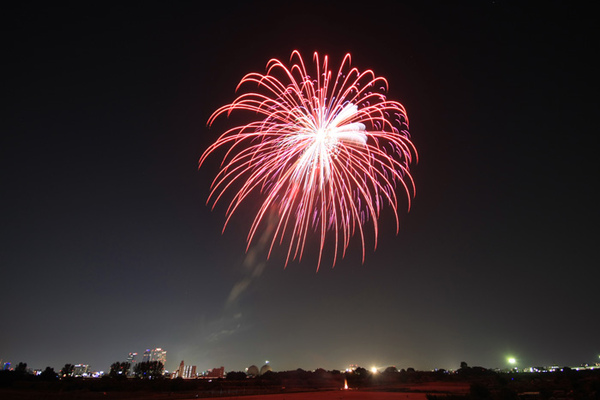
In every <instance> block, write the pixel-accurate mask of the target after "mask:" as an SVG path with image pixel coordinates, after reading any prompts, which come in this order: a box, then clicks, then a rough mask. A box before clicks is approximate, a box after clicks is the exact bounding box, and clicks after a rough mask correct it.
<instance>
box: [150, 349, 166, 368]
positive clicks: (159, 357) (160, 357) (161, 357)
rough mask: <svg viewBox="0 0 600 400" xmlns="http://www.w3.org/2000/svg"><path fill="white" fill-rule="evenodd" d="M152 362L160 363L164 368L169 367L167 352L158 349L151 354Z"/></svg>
mask: <svg viewBox="0 0 600 400" xmlns="http://www.w3.org/2000/svg"><path fill="white" fill-rule="evenodd" d="M150 361H160V362H161V363H162V365H163V366H164V367H166V365H167V351H166V350H163V349H161V348H160V347H157V348H156V349H152V351H151V352H150Z"/></svg>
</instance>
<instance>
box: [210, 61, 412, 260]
mask: <svg viewBox="0 0 600 400" xmlns="http://www.w3.org/2000/svg"><path fill="white" fill-rule="evenodd" d="M313 61H314V64H315V74H314V76H310V75H309V74H308V71H307V69H306V66H305V63H304V61H303V59H302V57H301V55H300V53H299V52H298V51H294V52H292V55H291V57H290V63H291V67H289V68H288V67H287V66H286V65H284V64H283V63H282V62H281V61H279V60H277V59H272V60H270V61H269V62H268V63H267V68H266V74H259V73H250V74H247V75H246V76H244V77H243V78H242V80H241V81H240V83H239V85H238V87H237V89H236V91H238V90H239V89H240V87H241V86H247V85H252V86H253V87H256V89H255V91H249V92H246V93H243V94H240V95H239V96H238V97H237V98H236V99H235V100H234V101H233V103H231V104H228V105H226V106H223V107H221V108H219V109H218V110H216V111H215V112H214V113H213V114H212V115H211V117H210V118H209V120H208V125H209V126H211V125H212V124H213V122H214V121H215V119H216V118H217V117H219V116H221V115H223V114H226V115H227V116H229V115H230V114H231V112H232V111H248V112H250V114H251V115H252V118H253V119H252V120H251V122H249V123H247V124H243V125H240V126H236V127H234V128H231V129H229V130H227V131H226V132H225V133H223V134H222V135H221V136H220V137H219V138H218V139H217V141H216V142H215V143H214V144H213V145H211V146H210V147H209V148H208V149H206V151H205V152H204V153H203V154H202V156H201V157H200V160H199V166H201V165H202V164H203V163H204V162H205V161H206V159H207V157H208V156H209V155H210V154H212V153H213V152H215V151H216V150H217V149H220V148H225V155H224V157H223V161H222V163H221V169H220V171H219V173H218V174H217V176H216V177H215V179H214V181H213V183H212V186H211V192H210V195H209V197H208V201H207V203H210V202H212V203H213V208H214V205H215V204H216V203H217V202H218V201H219V200H221V199H222V198H223V197H224V194H225V192H228V191H231V192H233V199H232V200H231V201H230V203H229V206H228V208H227V212H226V221H225V224H224V227H223V230H225V227H226V226H227V224H228V223H229V221H230V220H231V217H232V215H233V214H234V212H235V211H236V210H238V209H239V208H240V204H241V203H242V202H244V200H245V199H247V198H248V196H249V195H250V194H251V193H259V194H260V195H261V201H262V203H261V204H260V207H259V209H258V212H257V213H256V216H255V217H254V221H253V223H252V225H251V227H250V229H249V233H248V237H247V241H248V246H250V244H251V243H252V240H253V238H254V237H255V235H256V234H257V231H258V230H259V229H263V228H262V227H263V225H269V223H268V221H267V220H268V219H271V218H272V216H271V213H273V212H275V213H276V214H275V215H276V218H275V223H274V224H272V225H270V226H271V229H272V232H273V233H272V238H271V239H270V247H269V251H268V256H270V255H271V251H272V250H273V246H274V245H275V244H276V243H277V242H279V244H280V245H281V244H284V243H286V244H287V258H286V262H285V263H286V265H287V263H288V262H289V261H290V260H294V259H298V260H301V259H302V255H303V253H304V250H305V248H306V245H307V236H308V235H309V234H316V235H317V237H318V238H319V256H318V264H317V270H318V269H319V266H320V264H321V260H322V257H323V249H324V247H325V244H326V237H331V238H333V243H332V246H333V250H334V252H333V265H335V263H336V260H337V258H338V257H339V256H340V253H341V257H344V255H345V253H346V250H347V249H348V246H349V244H350V239H351V238H352V237H353V236H354V235H355V234H358V235H359V236H360V243H361V245H362V260H363V262H364V258H365V227H366V226H367V223H368V222H370V223H371V224H372V226H373V232H374V248H376V246H377V236H378V230H379V224H378V219H379V216H380V211H381V209H382V208H383V206H384V205H385V204H388V205H390V206H391V208H392V209H393V214H394V216H395V219H396V231H398V230H399V218H398V197H397V194H396V188H397V186H400V187H402V191H403V192H404V193H405V194H406V196H407V198H408V202H407V203H408V207H409V208H410V199H411V198H412V196H413V195H414V182H413V180H412V177H411V175H410V173H409V165H410V163H411V162H412V160H413V156H414V157H415V158H416V154H417V153H416V150H415V148H414V146H413V144H412V142H411V141H410V137H409V134H408V117H407V114H406V110H405V108H404V106H402V104H400V103H398V102H395V101H390V100H387V99H386V96H385V93H386V92H387V86H388V85H387V81H386V79H385V78H383V77H377V76H375V74H374V73H373V71H371V70H366V71H363V72H360V71H359V70H358V69H356V68H353V67H351V59H350V54H346V56H345V57H344V59H343V61H342V63H341V65H340V68H339V70H338V71H337V72H335V73H334V72H332V70H331V69H330V67H329V60H328V57H327V56H325V57H323V59H322V63H321V61H320V58H319V55H318V54H317V53H315V54H314V56H313ZM268 256H267V257H268Z"/></svg>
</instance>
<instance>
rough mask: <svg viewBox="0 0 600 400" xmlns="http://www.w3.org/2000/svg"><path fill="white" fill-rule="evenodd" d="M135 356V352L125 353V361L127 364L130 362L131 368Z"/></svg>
mask: <svg viewBox="0 0 600 400" xmlns="http://www.w3.org/2000/svg"><path fill="white" fill-rule="evenodd" d="M136 357H137V353H129V354H128V355H127V362H128V363H129V364H131V367H132V368H133V364H135V358H136Z"/></svg>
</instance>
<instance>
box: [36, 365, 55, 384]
mask: <svg viewBox="0 0 600 400" xmlns="http://www.w3.org/2000/svg"><path fill="white" fill-rule="evenodd" d="M40 379H41V380H42V381H55V380H57V379H58V375H56V372H54V368H52V367H46V369H45V370H43V371H42V373H41V374H40Z"/></svg>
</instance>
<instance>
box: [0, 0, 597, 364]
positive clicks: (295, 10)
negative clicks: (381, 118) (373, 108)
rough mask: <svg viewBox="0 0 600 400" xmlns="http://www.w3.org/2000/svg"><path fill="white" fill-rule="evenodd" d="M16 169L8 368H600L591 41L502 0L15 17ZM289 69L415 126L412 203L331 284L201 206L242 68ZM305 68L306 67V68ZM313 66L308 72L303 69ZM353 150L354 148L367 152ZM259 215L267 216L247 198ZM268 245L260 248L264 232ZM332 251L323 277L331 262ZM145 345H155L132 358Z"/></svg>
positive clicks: (10, 23)
mask: <svg viewBox="0 0 600 400" xmlns="http://www.w3.org/2000/svg"><path fill="white" fill-rule="evenodd" d="M3 11H4V12H3V15H4V16H6V19H7V23H6V24H5V25H4V26H3V32H4V33H5V35H4V38H5V56H4V57H3V60H4V63H3V64H4V67H5V68H4V69H5V70H6V71H7V72H6V73H5V74H4V75H3V83H4V85H3V93H4V97H5V98H6V100H7V101H6V103H7V104H6V105H5V106H4V107H3V109H2V114H3V117H2V121H3V129H2V139H1V140H2V143H1V144H0V151H1V152H2V156H1V157H0V163H2V168H1V169H0V170H1V171H2V173H1V174H0V180H1V186H0V187H2V196H0V202H1V206H2V207H1V209H2V223H1V224H0V273H1V276H0V282H1V283H2V286H1V287H2V294H3V301H4V304H3V306H2V307H1V308H0V359H2V360H5V361H10V362H12V363H13V364H16V363H19V362H26V363H27V364H28V365H31V366H35V367H36V368H44V367H46V366H53V367H54V368H56V369H60V368H61V367H62V366H63V365H65V364H66V363H72V364H80V363H81V364H89V365H90V366H91V367H92V368H96V366H99V367H100V366H102V367H103V368H108V367H109V366H110V365H111V363H113V362H116V361H125V358H126V357H127V355H128V354H129V353H130V352H137V353H138V356H137V357H138V359H140V360H141V359H142V357H143V356H142V354H143V352H144V350H145V349H155V348H158V347H159V346H160V347H161V348H163V349H166V350H168V357H167V369H169V370H174V369H175V368H177V366H178V365H179V363H180V362H181V360H188V361H189V363H190V364H192V365H196V366H197V367H198V370H204V369H208V368H215V367H220V366H225V368H226V369H227V370H229V371H241V370H243V369H244V368H246V367H248V366H250V365H257V366H260V365H262V364H261V360H269V361H270V362H271V363H272V365H273V368H274V369H276V370H292V369H296V368H302V369H305V370H311V369H314V368H324V369H327V370H333V369H339V368H343V367H344V366H347V365H350V364H357V365H361V366H365V368H369V367H372V366H378V365H388V366H389V365H396V366H398V367H400V368H409V367H411V368H415V369H417V370H431V369H434V368H444V369H455V368H458V366H459V365H460V363H461V362H463V361H465V362H467V363H468V364H469V365H478V366H483V367H487V368H503V367H505V366H508V362H507V357H514V358H516V360H517V361H518V362H519V363H520V364H522V365H528V366H534V365H555V364H556V365H568V366H569V365H570V366H577V365H579V364H580V363H585V362H595V361H594V360H595V359H597V356H598V355H599V354H600V342H598V339H597V334H596V332H598V331H599V330H600V321H599V320H598V318H597V314H598V312H597V306H596V299H595V297H596V293H597V288H596V286H597V284H596V282H597V281H598V279H597V278H598V277H599V274H600V273H599V272H598V267H597V265H598V255H597V250H596V248H597V242H598V238H599V235H598V230H597V226H598V225H599V224H600V215H599V211H598V207H597V204H598V203H599V202H600V197H599V195H598V193H597V190H596V186H597V184H596V182H597V180H598V167H597V165H596V164H597V162H596V160H597V158H598V157H597V154H596V148H597V146H596V137H597V132H596V131H597V128H596V126H597V122H596V114H597V111H596V108H597V107H596V105H597V103H598V102H597V100H596V97H595V96H596V95H595V92H594V90H593V88H594V86H595V85H594V83H595V82H596V81H597V77H596V68H595V65H596V64H595V62H594V55H595V46H594V40H593V38H594V37H596V31H597V28H596V25H597V24H596V23H595V21H594V20H593V16H592V15H593V13H591V12H590V10H589V7H588V6H586V5H584V4H567V3H562V2H548V3H544V4H540V3H537V2H535V3H523V2H512V1H504V0H496V1H491V0H490V1H466V2H460V3H458V4H455V3H448V2H444V1H425V2H412V1H408V2H392V1H390V2H387V1H385V2H381V3H377V4H367V3H361V4H356V5H354V4H348V3H341V2H328V3H326V4H325V3H323V2H311V1H307V2H302V3H295V2H274V1H259V2H229V3H227V4H225V3H223V4H217V5H214V6H213V5H206V4H204V3H202V2H187V1H175V2H158V1H148V2H143V4H131V3H123V4H120V3H119V4H116V3H115V4H112V3H108V4H104V3H92V4H90V3H82V2H73V3H68V4H61V5H59V4H44V3H40V4H36V3H19V2H17V3H13V4H10V5H8V6H3ZM294 50H298V51H299V52H300V53H301V54H302V56H303V58H304V59H305V60H306V61H307V64H308V63H310V67H312V58H311V57H312V54H313V53H314V52H319V54H322V55H324V54H327V55H328V56H329V57H330V60H331V64H332V65H336V66H337V65H339V64H340V63H341V62H342V60H343V57H344V55H345V54H346V53H350V54H351V55H352V59H351V62H352V66H353V67H356V68H357V69H358V70H360V71H365V70H369V69H370V70H373V72H374V74H375V75H377V76H383V77H385V79H386V81H387V83H388V86H389V89H388V91H387V96H388V98H389V99H391V100H394V101H398V102H400V103H401V104H402V105H403V106H405V107H406V113H407V116H408V120H409V121H410V124H409V132H410V139H411V141H412V142H413V143H414V145H415V147H416V150H417V153H418V155H419V159H418V163H414V164H411V174H412V176H413V178H414V182H415V187H416V192H415V195H414V198H413V199H412V203H411V207H410V210H408V204H407V202H406V201H405V200H406V199H404V197H402V196H400V193H401V192H400V190H401V189H402V188H398V190H399V192H398V193H397V195H398V198H399V203H400V204H399V206H398V217H399V229H398V232H397V230H396V219H395V216H394V212H393V210H392V209H391V208H390V207H387V208H386V207H384V208H383V209H382V211H381V215H380V216H379V225H378V241H377V248H374V237H373V235H374V233H373V229H372V228H373V226H372V225H368V226H367V229H366V230H365V232H366V237H365V243H366V244H367V246H366V249H365V259H364V262H363V261H362V248H361V240H360V237H359V236H357V235H355V236H354V237H353V238H352V239H351V241H350V243H349V246H348V250H347V253H346V255H345V257H344V258H343V259H341V258H338V260H337V262H336V265H335V267H334V268H331V266H330V265H329V264H326V263H323V264H322V265H321V267H320V268H319V270H318V272H317V265H318V260H319V252H318V251H316V249H318V248H319V247H320V246H319V242H318V235H309V236H308V239H307V240H308V242H307V243H306V245H305V249H306V250H305V253H304V256H303V259H302V261H298V260H293V261H291V262H289V263H288V264H287V266H286V263H285V260H286V248H285V247H282V246H275V248H274V250H273V253H272V254H271V257H270V258H269V259H267V254H266V253H267V251H266V249H265V247H262V243H263V242H261V241H260V237H257V239H259V240H258V241H257V242H255V244H254V245H252V246H250V248H247V236H248V233H249V231H250V228H251V225H252V220H253V216H254V215H256V213H257V210H259V207H260V204H262V200H263V199H260V194H256V199H254V198H248V199H246V201H245V204H243V205H241V206H240V209H239V213H237V214H236V215H234V216H233V217H232V219H231V221H230V222H229V224H228V226H227V228H226V229H225V231H223V225H224V223H225V220H226V211H227V207H226V204H227V203H228V202H229V201H231V200H232V199H231V198H227V199H225V201H224V202H223V203H220V204H217V206H216V207H215V208H214V210H213V209H212V207H211V206H212V203H209V204H207V199H208V197H209V195H210V191H211V182H212V180H213V179H214V177H215V176H216V174H217V173H218V171H219V168H220V164H219V162H220V158H219V157H215V158H214V159H208V160H207V162H206V163H205V164H203V165H202V168H201V169H198V162H199V159H200V157H201V155H202V154H203V153H204V151H206V149H207V148H208V147H209V146H210V145H211V144H212V143H214V142H215V141H216V140H217V138H218V137H219V136H220V135H222V134H223V133H224V132H225V131H226V130H227V129H229V128H231V127H232V126H236V125H238V124H240V123H243V122H244V118H245V117H244V116H243V115H239V116H238V115H234V114H232V115H231V116H230V117H229V118H227V117H225V116H223V118H222V119H219V120H217V121H216V122H215V123H214V124H212V125H211V126H210V127H209V126H207V123H208V121H209V117H210V115H211V114H212V113H213V112H214V111H215V110H217V109H219V107H222V106H223V105H226V104H229V103H231V102H232V101H233V100H234V99H235V98H236V97H237V95H239V92H238V93H236V91H235V89H236V85H237V84H238V83H239V82H240V80H241V79H242V78H243V77H244V76H245V75H246V74H248V73H250V72H258V73H265V72H266V71H265V68H266V66H267V63H268V61H269V60H270V59H272V58H277V59H279V60H282V62H287V60H289V58H290V56H291V54H292V52H293V51H294ZM307 67H308V65H307ZM308 69H310V68H308ZM360 138H362V136H360V137H359V139H360ZM251 197H252V196H251ZM369 223H370V222H369ZM259 233H261V234H262V233H263V232H262V231H261V232H259ZM331 259H332V257H331V254H324V257H323V260H331ZM142 346H147V347H142Z"/></svg>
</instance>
